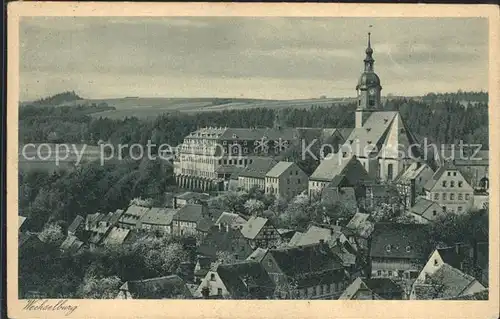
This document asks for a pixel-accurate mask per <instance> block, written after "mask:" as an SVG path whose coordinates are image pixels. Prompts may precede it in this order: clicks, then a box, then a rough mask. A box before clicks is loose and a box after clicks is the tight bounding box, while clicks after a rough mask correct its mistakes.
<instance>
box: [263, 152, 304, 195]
mask: <svg viewBox="0 0 500 319" xmlns="http://www.w3.org/2000/svg"><path fill="white" fill-rule="evenodd" d="M307 185H308V177H307V174H306V173H304V171H303V170H302V169H301V168H300V167H299V166H298V165H297V164H295V163H293V162H283V161H282V162H279V163H278V164H276V165H275V166H274V167H273V168H272V169H271V170H270V171H269V172H267V174H266V178H265V193H266V194H271V195H275V196H276V198H282V199H290V198H293V197H295V196H296V195H298V194H300V193H302V192H303V191H305V190H306V189H307Z"/></svg>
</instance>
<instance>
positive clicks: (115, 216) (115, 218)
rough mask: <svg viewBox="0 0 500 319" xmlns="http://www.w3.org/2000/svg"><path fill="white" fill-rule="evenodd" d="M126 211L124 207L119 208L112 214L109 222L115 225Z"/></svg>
mask: <svg viewBox="0 0 500 319" xmlns="http://www.w3.org/2000/svg"><path fill="white" fill-rule="evenodd" d="M124 212H125V211H124V210H123V209H117V210H116V211H115V212H114V213H113V214H112V215H111V218H110V219H109V224H110V225H115V224H116V223H118V220H119V219H120V217H122V215H123V213H124Z"/></svg>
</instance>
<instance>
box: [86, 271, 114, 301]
mask: <svg viewBox="0 0 500 319" xmlns="http://www.w3.org/2000/svg"><path fill="white" fill-rule="evenodd" d="M121 285H122V281H121V279H120V278H118V277H117V276H109V277H103V278H97V277H94V276H90V277H85V278H84V279H83V283H82V284H81V285H80V287H79V291H78V294H79V298H82V299H114V298H115V297H116V295H117V292H118V289H119V288H120V286H121Z"/></svg>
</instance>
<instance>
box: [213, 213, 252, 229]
mask: <svg viewBox="0 0 500 319" xmlns="http://www.w3.org/2000/svg"><path fill="white" fill-rule="evenodd" d="M246 222H247V220H246V219H245V218H244V217H243V216H241V215H239V214H235V213H228V212H223V213H222V214H221V215H220V216H219V218H218V219H217V220H216V221H215V225H221V224H223V225H229V226H230V227H235V226H239V225H243V224H244V223H246Z"/></svg>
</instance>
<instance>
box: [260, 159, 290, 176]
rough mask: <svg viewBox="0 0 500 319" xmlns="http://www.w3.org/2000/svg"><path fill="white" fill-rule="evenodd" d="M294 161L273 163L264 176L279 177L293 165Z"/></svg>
mask: <svg viewBox="0 0 500 319" xmlns="http://www.w3.org/2000/svg"><path fill="white" fill-rule="evenodd" d="M294 164H295V163H293V162H283V161H281V162H278V164H276V165H274V167H273V168H272V169H271V170H270V171H269V172H267V174H266V177H280V176H281V175H282V174H283V173H285V171H286V170H287V169H288V168H289V167H290V166H293V165H294Z"/></svg>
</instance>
